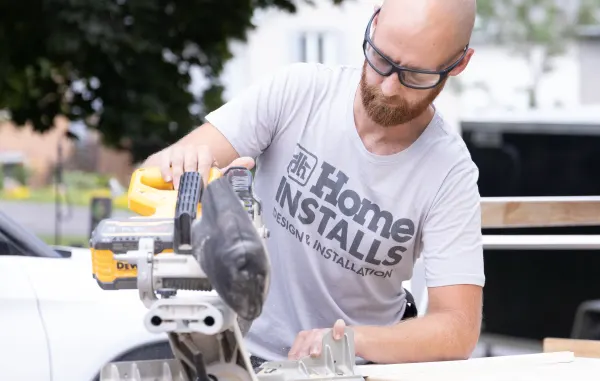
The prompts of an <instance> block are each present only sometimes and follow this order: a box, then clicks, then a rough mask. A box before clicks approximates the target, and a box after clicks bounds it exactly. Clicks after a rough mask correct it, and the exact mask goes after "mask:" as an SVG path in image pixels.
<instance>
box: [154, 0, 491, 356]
mask: <svg viewBox="0 0 600 381" xmlns="http://www.w3.org/2000/svg"><path fill="white" fill-rule="evenodd" d="M474 17H475V0H420V1H413V0H387V1H385V2H384V3H383V5H382V7H381V9H378V10H376V12H375V13H374V14H373V17H372V18H371V21H370V22H369V24H368V25H367V28H366V33H365V41H364V45H363V48H364V51H365V57H366V60H365V63H364V65H363V66H362V69H360V68H351V67H346V66H341V67H340V66H335V67H326V66H323V65H317V64H294V65H291V66H289V67H286V68H285V69H282V70H280V71H279V72H277V73H275V74H274V75H272V76H270V77H269V78H268V79H266V80H264V81H262V82H261V83H259V84H255V85H253V86H252V87H251V88H249V89H248V90H247V91H245V92H244V93H243V94H241V95H239V96H237V97H235V98H234V99H233V100H231V101H230V102H228V103H227V104H226V105H224V106H222V107H221V108H219V109H218V110H216V111H214V112H212V113H210V114H209V115H208V116H207V117H206V119H207V123H205V124H204V125H202V126H201V127H199V128H197V129H196V130H194V131H192V132H191V133H190V134H189V135H188V136H186V137H184V138H183V139H182V140H181V141H179V142H178V143H176V144H174V145H173V146H171V147H168V148H167V149H165V150H163V151H161V152H159V153H156V154H154V155H152V156H151V157H150V158H149V159H148V160H147V162H146V163H145V165H146V166H161V167H162V170H163V173H164V177H165V178H166V179H167V180H172V181H174V185H175V186H177V184H178V178H179V176H180V175H181V173H182V171H184V170H185V171H193V170H199V171H200V172H202V173H204V174H206V171H207V168H208V167H209V166H211V165H215V166H219V167H225V166H228V165H230V164H231V165H244V166H247V167H249V168H250V167H252V166H253V165H254V161H253V158H257V171H256V178H255V190H256V193H257V195H258V197H259V198H260V199H261V201H262V203H263V207H264V211H265V223H266V225H267V227H268V228H269V230H270V232H271V236H270V238H269V239H268V240H267V248H268V250H269V255H270V257H271V264H272V279H271V284H270V290H269V295H268V297H267V300H266V302H265V306H264V310H263V313H262V315H261V316H260V317H259V318H258V319H257V320H255V321H254V322H253V324H252V327H251V329H250V331H249V332H248V334H247V336H246V343H247V348H248V350H249V351H250V352H251V353H252V355H253V356H254V357H253V358H254V359H255V360H258V359H262V360H281V359H285V358H291V359H297V358H299V357H302V356H306V355H310V354H318V353H319V351H320V343H321V339H322V337H323V334H324V332H326V331H327V330H328V329H331V328H332V327H334V330H333V331H334V336H336V337H337V336H338V335H339V333H340V331H343V329H344V326H347V327H350V328H351V329H353V330H354V337H355V349H356V354H357V356H358V357H359V358H362V359H364V360H366V361H370V362H375V363H402V362H417V361H437V360H449V359H464V358H467V357H469V356H470V354H471V352H472V351H473V349H474V347H475V345H476V343H477V340H478V337H479V330H480V322H481V309H482V287H483V285H484V273H483V258H482V257H483V255H482V243H481V223H480V216H481V215H480V205H479V202H480V200H479V193H478V188H477V179H478V169H477V167H476V166H475V164H474V163H473V162H472V160H471V157H470V155H469V152H468V151H467V149H466V147H465V145H464V143H463V141H462V140H461V138H460V137H459V136H458V135H457V134H455V133H454V132H452V131H450V130H449V128H448V126H447V125H446V124H445V122H444V120H443V118H442V117H441V115H440V114H439V112H438V111H437V110H436V109H435V107H433V106H432V102H433V101H434V100H435V98H436V97H437V96H438V94H439V93H440V92H441V91H442V89H443V88H444V85H445V82H446V80H447V78H448V77H449V76H455V75H458V74H460V73H461V72H462V71H463V70H464V69H465V67H466V66H467V64H468V62H469V60H470V58H471V56H472V54H473V50H472V49H470V48H469V47H468V43H469V39H470V35H471V31H472V28H473V24H474ZM399 65H402V67H401V66H399ZM403 68H404V69H403ZM406 68H411V69H413V71H410V70H408V69H406ZM419 257H422V258H423V260H424V266H425V274H426V281H427V286H428V296H429V305H428V310H427V313H426V314H425V316H422V317H417V318H413V319H406V320H403V319H402V318H403V316H404V312H405V309H406V293H405V291H404V290H403V288H402V282H403V281H405V280H408V279H410V278H411V276H412V271H413V265H414V262H415V261H416V260H417V258H419ZM257 363H258V362H257Z"/></svg>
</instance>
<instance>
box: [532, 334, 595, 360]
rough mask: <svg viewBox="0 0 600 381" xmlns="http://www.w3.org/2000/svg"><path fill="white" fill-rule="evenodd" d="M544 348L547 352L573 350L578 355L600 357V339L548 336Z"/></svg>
mask: <svg viewBox="0 0 600 381" xmlns="http://www.w3.org/2000/svg"><path fill="white" fill-rule="evenodd" d="M543 348H544V349H543V350H544V352H545V353H551V352H563V351H571V352H573V353H574V354H575V356H577V357H589V358H600V340H578V339H563V338H556V337H547V338H545V339H544V343H543Z"/></svg>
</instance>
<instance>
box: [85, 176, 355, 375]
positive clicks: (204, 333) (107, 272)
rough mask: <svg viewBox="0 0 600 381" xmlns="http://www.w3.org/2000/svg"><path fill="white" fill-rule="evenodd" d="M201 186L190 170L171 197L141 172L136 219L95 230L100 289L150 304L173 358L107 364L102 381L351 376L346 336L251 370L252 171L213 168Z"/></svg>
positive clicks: (257, 291) (256, 214)
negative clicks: (311, 354)
mask: <svg viewBox="0 0 600 381" xmlns="http://www.w3.org/2000/svg"><path fill="white" fill-rule="evenodd" d="M206 184H207V185H206V186H205V182H204V181H203V179H202V176H201V175H200V174H199V173H197V172H186V173H184V174H183V176H182V177H181V181H180V186H179V189H178V190H177V191H175V190H174V189H173V188H172V185H171V184H170V183H165V182H163V181H162V177H161V175H160V171H159V170H158V169H154V168H150V169H138V170H137V171H136V172H135V173H134V174H133V176H132V181H131V185H130V187H129V194H128V196H129V207H130V209H132V210H133V211H135V212H137V213H138V214H140V215H141V217H132V218H129V219H109V220H106V221H103V222H102V223H101V224H99V225H98V227H97V228H96V230H95V231H94V233H93V236H92V239H91V242H90V243H91V246H92V255H93V262H94V268H93V271H94V277H95V278H96V280H97V282H98V284H99V285H100V287H102V288H103V289H106V290H119V289H131V288H137V289H138V291H139V295H140V299H141V301H142V302H143V303H144V305H145V306H146V307H147V308H148V313H147V314H146V316H145V319H144V324H145V327H146V329H148V330H149V331H150V332H157V333H166V334H167V336H168V338H169V342H170V345H171V349H172V350H173V353H174V357H175V359H174V360H150V361H137V362H118V363H110V364H107V365H106V366H105V367H103V369H102V370H101V376H100V381H117V380H119V381H120V380H139V381H142V380H148V381H149V380H165V381H174V380H181V381H218V380H231V381H234V380H236V381H258V379H269V380H273V381H288V380H290V381H291V380H294V381H298V380H301V379H308V378H311V379H315V378H316V379H323V380H325V379H327V380H329V379H339V378H344V379H348V378H357V377H356V376H355V375H354V372H353V369H354V349H353V339H352V331H347V332H346V336H345V338H344V340H342V341H339V342H336V341H334V340H333V338H332V337H331V335H329V336H328V337H326V338H325V339H324V343H323V344H324V347H323V348H324V350H323V355H322V356H321V357H319V358H308V359H305V360H301V361H283V362H268V363H265V364H263V366H262V368H261V370H260V371H259V372H258V374H257V373H255V372H254V370H253V369H252V366H251V364H250V359H249V354H248V353H247V352H246V350H245V348H244V344H243V333H242V330H241V329H240V324H239V322H238V319H242V320H245V321H246V322H252V321H253V320H254V319H256V318H257V317H258V316H259V315H260V314H261V312H262V306H263V303H264V300H265V298H266V294H267V290H268V287H269V275H270V263H269V258H268V255H267V251H266V248H265V245H264V239H265V238H267V237H268V231H267V229H265V227H264V226H263V223H262V209H261V205H260V202H258V201H257V200H256V198H255V197H254V196H253V187H252V174H251V172H250V171H249V170H247V169H246V168H231V169H229V170H228V171H227V172H225V173H224V174H223V175H221V172H220V171H218V170H216V169H213V170H211V172H210V176H209V179H208V181H207V182H206ZM109 255H110V256H111V257H110V258H109ZM123 268H125V269H126V270H125V271H120V270H122V269H123ZM358 378H360V377H358Z"/></svg>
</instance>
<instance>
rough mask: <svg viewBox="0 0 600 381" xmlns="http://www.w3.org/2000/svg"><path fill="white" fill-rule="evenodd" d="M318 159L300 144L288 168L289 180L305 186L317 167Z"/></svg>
mask: <svg viewBox="0 0 600 381" xmlns="http://www.w3.org/2000/svg"><path fill="white" fill-rule="evenodd" d="M317 161H318V160H317V157H316V156H315V155H313V154H312V153H310V152H308V151H307V150H306V149H305V148H304V147H302V146H301V145H300V144H298V145H297V150H296V153H294V155H293V156H292V160H290V164H289V165H288V167H287V172H288V178H289V179H290V180H292V181H295V182H297V183H298V184H300V185H302V186H304V185H306V183H307V182H308V180H309V179H310V177H311V176H312V174H313V172H314V171H315V167H316V166H317Z"/></svg>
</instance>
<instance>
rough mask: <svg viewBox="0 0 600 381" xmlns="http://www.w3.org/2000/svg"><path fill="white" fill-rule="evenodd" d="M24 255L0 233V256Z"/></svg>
mask: <svg viewBox="0 0 600 381" xmlns="http://www.w3.org/2000/svg"><path fill="white" fill-rule="evenodd" d="M2 255H23V253H22V252H21V251H20V250H19V249H18V248H17V247H16V246H15V245H14V244H13V243H12V242H11V241H10V240H9V239H8V237H6V236H5V235H4V233H2V232H1V231H0V256H2Z"/></svg>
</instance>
